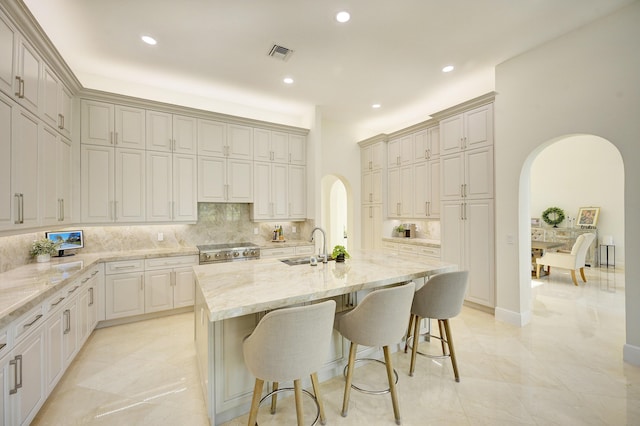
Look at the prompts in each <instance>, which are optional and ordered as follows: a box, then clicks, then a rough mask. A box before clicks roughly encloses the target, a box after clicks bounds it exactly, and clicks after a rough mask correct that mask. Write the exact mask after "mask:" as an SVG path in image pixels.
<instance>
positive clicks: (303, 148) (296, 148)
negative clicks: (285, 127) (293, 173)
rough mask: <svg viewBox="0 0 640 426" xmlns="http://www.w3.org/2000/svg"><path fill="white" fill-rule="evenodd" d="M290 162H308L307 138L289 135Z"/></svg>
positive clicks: (302, 163)
mask: <svg viewBox="0 0 640 426" xmlns="http://www.w3.org/2000/svg"><path fill="white" fill-rule="evenodd" d="M289 164H300V165H304V164H307V138H306V137H304V136H300V135H289Z"/></svg>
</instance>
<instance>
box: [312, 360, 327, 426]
mask: <svg viewBox="0 0 640 426" xmlns="http://www.w3.org/2000/svg"><path fill="white" fill-rule="evenodd" d="M311 385H312V386H313V394H314V395H315V396H316V401H317V402H318V408H319V409H320V424H326V423H327V419H326V418H325V417H324V403H323V402H322V396H321V395H320V385H319V384H318V373H311Z"/></svg>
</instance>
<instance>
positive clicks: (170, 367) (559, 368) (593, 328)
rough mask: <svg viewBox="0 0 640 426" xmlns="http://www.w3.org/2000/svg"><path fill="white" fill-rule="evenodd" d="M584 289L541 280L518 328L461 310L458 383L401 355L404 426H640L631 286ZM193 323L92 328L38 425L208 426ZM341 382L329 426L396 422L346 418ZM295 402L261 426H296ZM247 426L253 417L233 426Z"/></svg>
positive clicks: (383, 413) (328, 395) (355, 406)
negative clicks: (626, 351)
mask: <svg viewBox="0 0 640 426" xmlns="http://www.w3.org/2000/svg"><path fill="white" fill-rule="evenodd" d="M587 279H588V281H589V282H588V284H586V285H581V286H580V287H575V286H574V285H573V284H572V283H571V278H570V276H569V274H568V273H562V272H561V271H558V270H556V271H555V272H554V273H553V274H552V275H551V277H544V278H542V279H540V280H539V281H537V280H534V281H533V282H532V285H533V287H534V288H533V295H534V302H533V303H534V306H533V320H532V322H531V324H529V325H527V326H526V327H522V328H518V327H514V326H511V325H508V324H504V323H501V322H496V321H495V320H494V318H493V317H492V316H490V315H488V314H485V313H483V312H479V311H477V310H473V309H468V308H464V309H463V312H462V314H461V315H460V316H458V317H456V318H455V319H454V320H452V331H453V334H454V338H455V345H456V351H457V354H458V360H459V361H458V362H459V366H460V374H461V382H460V383H455V382H454V380H453V373H452V370H451V366H450V363H449V362H448V361H446V362H436V361H434V360H431V359H427V358H423V357H419V358H418V365H417V370H416V374H415V376H414V377H412V378H410V377H408V375H407V370H408V364H409V356H408V355H405V354H404V353H397V354H395V355H394V362H395V366H396V367H397V370H398V373H399V375H400V381H399V384H398V389H399V399H400V409H401V412H402V418H403V424H404V425H406V426H413V425H420V426H422V425H431V424H433V425H440V424H447V425H489V424H490V425H519V424H522V425H549V424H558V425H578V424H579V425H625V424H627V425H631V424H640V367H633V366H631V365H628V364H625V363H623V362H622V346H623V344H624V336H625V330H624V329H625V325H624V276H623V274H622V273H621V272H620V271H618V272H614V271H613V270H612V269H609V270H607V269H598V268H594V269H590V270H589V269H587ZM192 321H193V317H192V314H181V315H176V316H170V317H165V318H161V319H155V320H151V321H145V322H139V323H135V324H129V325H124V326H118V327H111V328H106V329H100V330H96V331H95V332H94V333H93V335H92V336H91V337H90V340H89V342H88V343H87V344H86V345H85V347H84V348H83V349H82V351H81V352H80V354H79V355H78V357H77V359H76V360H75V361H74V363H73V364H72V365H71V366H70V368H69V370H68V371H67V373H66V375H65V376H64V377H63V379H62V380H61V382H60V383H59V385H58V386H57V388H56V389H55V390H54V392H53V394H52V395H51V396H50V397H49V399H48V401H47V402H46V403H45V405H44V406H43V408H42V409H41V410H40V413H39V414H38V416H37V418H36V419H35V421H34V422H33V424H34V425H80V424H82V425H85V424H96V425H98V424H105V425H154V426H157V425H172V426H173V425H194V426H198V425H207V424H208V421H207V418H206V414H205V408H204V402H203V398H202V394H201V392H200V388H199V384H198V379H197V376H198V372H197V368H196V363H195V352H194V348H193V332H192ZM433 346H434V345H433V343H431V344H430V343H423V344H422V345H421V349H422V350H429V348H430V347H433ZM436 348H437V346H436ZM375 368H377V367H375V366H364V367H361V368H359V369H358V370H359V371H358V372H356V374H358V373H362V372H365V370H369V371H370V373H368V375H370V376H371V378H373V377H374V376H375V374H377V370H376V371H374V369H375ZM343 383H344V381H343V379H342V378H335V379H332V380H329V381H326V382H324V383H322V390H323V396H324V400H325V404H326V412H327V424H329V425H393V424H395V423H394V420H393V412H392V408H391V402H390V398H389V396H388V395H382V396H372V395H364V394H361V393H359V392H352V400H351V404H350V409H349V415H348V416H347V417H346V418H343V417H341V416H340V414H339V413H340V406H341V400H342V392H343ZM287 399H288V400H287ZM287 399H282V400H281V403H279V410H281V411H279V412H278V414H277V415H276V416H270V415H268V414H264V415H263V414H261V415H260V417H259V422H260V424H261V425H262V426H264V425H281V424H293V423H295V422H293V423H291V422H290V421H289V419H292V418H293V417H292V413H293V410H294V408H293V406H292V403H290V402H291V401H290V400H291V399H292V398H287ZM305 403H306V406H307V407H309V409H311V404H310V403H309V402H307V401H305ZM309 418H310V417H309ZM244 424H246V416H242V417H239V418H237V419H234V420H231V421H230V422H227V423H225V426H239V425H244Z"/></svg>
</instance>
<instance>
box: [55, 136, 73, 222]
mask: <svg viewBox="0 0 640 426" xmlns="http://www.w3.org/2000/svg"><path fill="white" fill-rule="evenodd" d="M57 146H58V149H57V157H56V158H57V159H58V174H57V185H56V186H57V188H58V199H59V200H60V215H59V217H58V222H60V223H69V222H71V221H72V220H73V218H72V215H71V212H72V211H73V210H72V207H73V206H72V200H71V194H72V192H73V191H72V188H71V186H72V183H71V173H72V172H71V142H70V141H68V140H66V139H64V138H58V144H57Z"/></svg>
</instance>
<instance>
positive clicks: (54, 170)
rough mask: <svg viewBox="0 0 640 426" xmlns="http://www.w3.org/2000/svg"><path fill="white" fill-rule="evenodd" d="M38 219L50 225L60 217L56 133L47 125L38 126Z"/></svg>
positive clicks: (43, 223)
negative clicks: (39, 160) (39, 159)
mask: <svg viewBox="0 0 640 426" xmlns="http://www.w3.org/2000/svg"><path fill="white" fill-rule="evenodd" d="M40 130H41V131H40V152H39V155H40V158H42V159H43V161H41V162H40V167H39V170H38V171H39V172H40V187H39V188H40V221H41V224H42V225H51V224H55V223H57V222H58V219H59V218H60V217H61V213H60V198H59V197H58V173H59V172H60V170H59V167H58V162H57V161H53V159H57V158H58V135H57V133H56V132H55V130H53V129H52V128H50V127H49V126H41V127H40Z"/></svg>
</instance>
